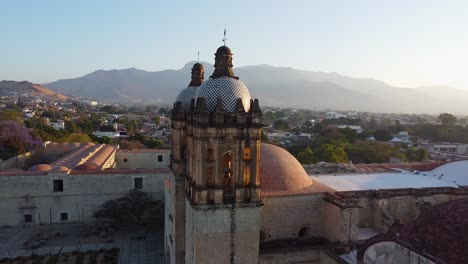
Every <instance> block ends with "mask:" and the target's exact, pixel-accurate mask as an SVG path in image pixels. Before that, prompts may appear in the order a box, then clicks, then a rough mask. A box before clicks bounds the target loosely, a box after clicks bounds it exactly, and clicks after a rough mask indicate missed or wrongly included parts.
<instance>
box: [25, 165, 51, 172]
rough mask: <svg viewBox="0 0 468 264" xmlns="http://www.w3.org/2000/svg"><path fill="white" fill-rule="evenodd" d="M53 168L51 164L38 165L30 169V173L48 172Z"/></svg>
mask: <svg viewBox="0 0 468 264" xmlns="http://www.w3.org/2000/svg"><path fill="white" fill-rule="evenodd" d="M51 169H52V166H50V165H49V164H37V165H34V166H32V167H31V168H29V169H28V171H37V172H46V171H50V170H51Z"/></svg>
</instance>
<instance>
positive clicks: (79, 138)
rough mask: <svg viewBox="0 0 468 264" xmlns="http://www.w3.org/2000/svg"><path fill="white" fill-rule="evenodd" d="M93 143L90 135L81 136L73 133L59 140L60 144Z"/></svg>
mask: <svg viewBox="0 0 468 264" xmlns="http://www.w3.org/2000/svg"><path fill="white" fill-rule="evenodd" d="M91 141H93V140H92V139H91V138H90V137H89V136H88V135H86V134H81V133H73V134H70V135H68V136H67V137H65V138H63V139H60V140H58V142H79V143H84V142H91Z"/></svg>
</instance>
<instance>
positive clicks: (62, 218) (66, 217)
mask: <svg viewBox="0 0 468 264" xmlns="http://www.w3.org/2000/svg"><path fill="white" fill-rule="evenodd" d="M60 220H61V221H68V213H60Z"/></svg>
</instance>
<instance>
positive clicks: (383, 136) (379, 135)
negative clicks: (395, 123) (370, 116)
mask: <svg viewBox="0 0 468 264" xmlns="http://www.w3.org/2000/svg"><path fill="white" fill-rule="evenodd" d="M374 137H375V139H376V140H379V141H389V140H390V139H392V135H391V134H390V131H388V130H386V129H378V130H376V131H375V132H374Z"/></svg>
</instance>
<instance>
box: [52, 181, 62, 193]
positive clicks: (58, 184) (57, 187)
mask: <svg viewBox="0 0 468 264" xmlns="http://www.w3.org/2000/svg"><path fill="white" fill-rule="evenodd" d="M54 192H63V180H54Z"/></svg>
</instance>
